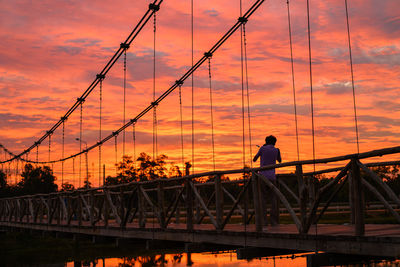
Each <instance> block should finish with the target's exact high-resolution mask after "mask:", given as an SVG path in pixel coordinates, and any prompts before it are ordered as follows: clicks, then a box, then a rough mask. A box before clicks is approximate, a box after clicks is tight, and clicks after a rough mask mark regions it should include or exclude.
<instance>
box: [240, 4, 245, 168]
mask: <svg viewBox="0 0 400 267" xmlns="http://www.w3.org/2000/svg"><path fill="white" fill-rule="evenodd" d="M241 16H242V0H240V17H241ZM243 27H244V24H242V25H241V27H240V77H241V89H242V90H241V92H242V161H243V168H244V167H245V166H246V134H245V132H246V129H245V106H244V105H245V104H244V101H245V100H244V98H245V96H244V89H245V88H244V62H243V57H244V51H243Z"/></svg>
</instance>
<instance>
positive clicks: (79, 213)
mask: <svg viewBox="0 0 400 267" xmlns="http://www.w3.org/2000/svg"><path fill="white" fill-rule="evenodd" d="M77 201H78V225H79V226H82V212H83V208H82V199H81V192H79V193H78V198H77Z"/></svg>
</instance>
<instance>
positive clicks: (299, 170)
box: [296, 165, 307, 233]
mask: <svg viewBox="0 0 400 267" xmlns="http://www.w3.org/2000/svg"><path fill="white" fill-rule="evenodd" d="M296 177H297V184H298V187H299V201H300V202H299V206H300V218H301V233H305V231H306V223H307V190H306V186H305V184H304V179H303V166H302V165H296Z"/></svg>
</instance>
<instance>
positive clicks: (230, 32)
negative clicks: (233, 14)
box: [7, 0, 265, 164]
mask: <svg viewBox="0 0 400 267" xmlns="http://www.w3.org/2000/svg"><path fill="white" fill-rule="evenodd" d="M264 1H265V0H257V1H255V2H254V3H253V5H252V6H251V7H250V8H249V9H248V10H247V11H246V13H245V14H244V15H243V18H244V19H246V20H247V19H248V18H249V17H250V16H252V15H253V13H254V12H255V11H256V10H257V9H258V8H259V7H260V6H261V5H262V3H264ZM243 23H244V22H243V21H239V20H238V21H237V22H236V23H235V24H234V25H233V26H231V28H230V29H229V30H228V31H227V32H226V33H225V34H224V35H223V36H222V37H221V38H220V39H219V40H218V41H217V42H216V43H215V44H214V45H213V46H212V47H211V48H210V50H209V53H214V52H215V51H217V50H218V49H219V48H220V47H221V46H222V45H223V44H224V43H225V42H226V41H227V40H228V39H229V38H230V37H231V36H232V35H233V34H234V33H235V32H236V31H237V30H238V29H239V28H240V26H241V24H243ZM206 60H207V57H206V56H203V57H201V58H200V59H199V60H198V61H197V62H196V63H195V64H194V65H193V67H192V68H190V69H189V70H187V71H186V72H185V73H184V74H183V75H182V76H181V77H180V79H179V81H181V82H184V81H185V80H186V79H188V78H189V77H190V76H191V75H192V73H193V72H194V71H196V70H197V69H198V68H199V67H200V66H202V64H203V63H204V62H205V61H206ZM177 87H178V85H177V84H176V83H175V84H173V85H171V86H170V87H169V88H168V89H167V90H166V91H164V92H163V93H162V94H161V95H160V96H159V97H158V98H157V99H156V101H155V103H151V105H149V106H147V107H146V108H145V109H143V110H142V111H141V112H140V113H139V114H137V115H136V116H135V117H134V118H132V119H131V120H129V121H128V122H127V123H126V124H125V125H123V126H121V127H120V128H119V129H117V130H116V131H114V132H113V133H112V134H110V135H108V136H106V137H104V138H103V139H102V141H101V143H102V144H104V143H105V142H107V141H109V140H110V139H111V138H113V137H114V136H115V134H119V133H120V132H122V131H123V130H124V129H126V128H127V127H129V126H131V125H132V124H133V123H134V122H136V121H138V120H139V119H140V118H142V117H143V116H144V115H145V114H147V113H148V112H149V111H151V110H152V109H153V108H154V106H155V105H157V104H158V103H160V102H161V101H162V100H164V99H165V98H166V97H167V96H168V95H169V94H171V93H172V92H173V91H174V90H175V89H176V88H177ZM98 146H99V143H98V142H97V143H95V144H93V145H92V146H90V147H88V148H87V150H85V151H90V150H92V149H94V148H96V147H98ZM82 153H84V151H82V152H78V153H76V154H73V155H70V156H68V157H66V158H64V159H58V160H54V161H52V162H51V163H54V162H59V161H63V160H68V159H70V158H73V157H77V156H79V155H81V154H82ZM16 156H17V157H18V155H16ZM11 160H12V159H10V160H8V161H11ZM8 161H7V162H8ZM39 163H40V164H45V163H48V162H46V161H41V162H39Z"/></svg>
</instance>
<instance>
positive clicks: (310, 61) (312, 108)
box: [307, 0, 318, 253]
mask: <svg viewBox="0 0 400 267" xmlns="http://www.w3.org/2000/svg"><path fill="white" fill-rule="evenodd" d="M307 33H308V59H309V67H310V98H311V130H312V149H313V168H314V172H315V128H314V127H315V126H314V97H313V79H312V55H311V26H310V1H309V0H307ZM313 178H314V179H313V181H312V182H313V183H314V186H315V177H314V176H313ZM315 236H318V222H315ZM315 253H318V242H317V238H315Z"/></svg>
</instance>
